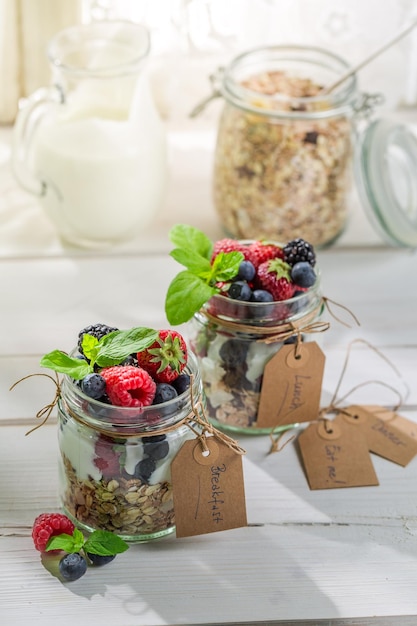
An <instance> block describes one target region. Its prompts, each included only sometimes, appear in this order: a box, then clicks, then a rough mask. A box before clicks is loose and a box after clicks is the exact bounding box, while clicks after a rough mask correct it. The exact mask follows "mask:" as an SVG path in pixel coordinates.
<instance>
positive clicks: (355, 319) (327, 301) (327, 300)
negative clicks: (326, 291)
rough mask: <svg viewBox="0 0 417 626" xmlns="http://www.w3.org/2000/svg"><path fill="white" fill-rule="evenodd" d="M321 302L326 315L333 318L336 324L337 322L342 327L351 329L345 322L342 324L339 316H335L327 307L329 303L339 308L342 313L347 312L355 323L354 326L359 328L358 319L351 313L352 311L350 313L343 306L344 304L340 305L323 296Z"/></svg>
mask: <svg viewBox="0 0 417 626" xmlns="http://www.w3.org/2000/svg"><path fill="white" fill-rule="evenodd" d="M322 300H323V304H324V306H325V307H326V309H327V311H328V313H329V314H330V315H331V316H332V317H333V319H335V320H336V321H337V322H339V324H342V325H343V326H346V327H347V328H351V326H350V325H349V324H348V323H347V322H344V321H343V320H342V319H341V318H340V317H339V316H337V315H336V314H335V313H334V311H333V310H332V309H331V307H330V306H329V303H331V304H332V305H334V306H337V307H339V308H340V309H343V310H344V311H347V312H348V313H349V315H350V316H351V317H352V319H353V320H354V321H355V323H356V325H357V326H360V322H359V320H358V318H357V317H356V315H355V314H354V313H353V311H351V310H350V309H349V308H348V307H347V306H345V305H344V304H340V302H336V301H335V300H331V299H330V298H327V296H323V297H322Z"/></svg>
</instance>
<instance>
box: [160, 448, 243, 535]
mask: <svg viewBox="0 0 417 626" xmlns="http://www.w3.org/2000/svg"><path fill="white" fill-rule="evenodd" d="M206 443H207V446H208V449H209V452H210V454H209V455H208V456H204V455H203V449H202V446H201V443H200V442H199V440H198V439H191V440H188V441H186V442H185V443H184V444H183V446H182V447H181V449H180V451H179V452H178V454H177V455H176V456H175V458H174V460H173V462H172V465H171V479H172V492H173V498H174V511H175V526H176V535H177V537H191V536H192V535H202V534H205V533H213V532H216V531H219V530H229V529H231V528H239V527H241V526H247V519H246V503H245V489H244V483H243V467H242V456H241V455H240V454H237V453H236V452H235V451H234V450H232V449H231V448H229V446H227V445H226V444H225V443H223V442H222V441H220V440H218V439H215V438H214V437H207V438H206Z"/></svg>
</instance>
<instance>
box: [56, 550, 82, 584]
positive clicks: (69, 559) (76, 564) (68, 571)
mask: <svg viewBox="0 0 417 626" xmlns="http://www.w3.org/2000/svg"><path fill="white" fill-rule="evenodd" d="M59 571H60V574H61V576H62V578H64V579H65V580H67V581H69V582H70V581H73V580H78V578H81V576H84V574H85V573H86V571H87V561H86V560H85V558H84V557H82V556H81V554H78V552H75V553H74V554H66V555H65V556H64V557H62V559H61V560H60V562H59Z"/></svg>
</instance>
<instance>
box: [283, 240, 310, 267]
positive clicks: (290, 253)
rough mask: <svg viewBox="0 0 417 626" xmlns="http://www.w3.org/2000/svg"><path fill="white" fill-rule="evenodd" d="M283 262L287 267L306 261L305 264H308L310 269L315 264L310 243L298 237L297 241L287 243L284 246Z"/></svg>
mask: <svg viewBox="0 0 417 626" xmlns="http://www.w3.org/2000/svg"><path fill="white" fill-rule="evenodd" d="M284 260H285V261H286V263H288V265H295V264H296V263H299V262H300V261H307V263H310V265H311V267H314V266H315V264H316V254H315V252H314V248H313V246H312V245H311V243H308V241H305V239H301V237H298V238H297V239H293V240H292V241H289V242H288V243H287V244H286V245H285V246H284Z"/></svg>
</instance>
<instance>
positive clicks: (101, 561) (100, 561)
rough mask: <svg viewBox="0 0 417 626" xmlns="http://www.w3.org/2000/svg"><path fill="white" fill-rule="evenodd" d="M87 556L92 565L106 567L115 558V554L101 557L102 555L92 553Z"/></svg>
mask: <svg viewBox="0 0 417 626" xmlns="http://www.w3.org/2000/svg"><path fill="white" fill-rule="evenodd" d="M87 556H88V558H89V559H90V561H91V563H92V564H93V565H97V566H98V565H107V563H110V561H113V559H115V558H116V555H115V554H109V555H106V556H103V555H102V554H94V553H93V552H87Z"/></svg>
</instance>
